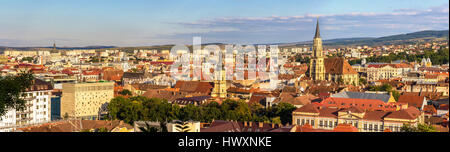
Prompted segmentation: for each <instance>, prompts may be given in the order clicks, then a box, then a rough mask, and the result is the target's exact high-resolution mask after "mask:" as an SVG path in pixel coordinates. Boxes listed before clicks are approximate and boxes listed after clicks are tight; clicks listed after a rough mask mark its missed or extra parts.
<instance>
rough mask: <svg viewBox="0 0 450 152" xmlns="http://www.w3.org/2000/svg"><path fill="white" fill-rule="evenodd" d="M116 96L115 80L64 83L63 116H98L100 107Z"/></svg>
mask: <svg viewBox="0 0 450 152" xmlns="http://www.w3.org/2000/svg"><path fill="white" fill-rule="evenodd" d="M113 97H114V82H93V83H64V84H63V94H62V98H61V117H63V118H64V116H65V115H66V113H67V115H68V116H69V118H73V117H76V118H80V117H81V118H96V117H97V116H98V114H99V109H100V107H101V106H102V105H103V104H105V103H109V102H110V100H111V99H112V98H113Z"/></svg>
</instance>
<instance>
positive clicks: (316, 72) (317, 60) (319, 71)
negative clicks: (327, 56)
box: [309, 18, 325, 80]
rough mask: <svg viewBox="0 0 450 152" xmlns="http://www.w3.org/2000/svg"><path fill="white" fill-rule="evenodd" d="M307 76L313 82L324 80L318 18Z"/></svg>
mask: <svg viewBox="0 0 450 152" xmlns="http://www.w3.org/2000/svg"><path fill="white" fill-rule="evenodd" d="M309 76H310V77H311V78H312V79H313V80H325V66H324V57H323V48H322V38H320V30H319V18H317V25H316V35H315V36H314V43H313V57H312V58H311V61H310V64H309Z"/></svg>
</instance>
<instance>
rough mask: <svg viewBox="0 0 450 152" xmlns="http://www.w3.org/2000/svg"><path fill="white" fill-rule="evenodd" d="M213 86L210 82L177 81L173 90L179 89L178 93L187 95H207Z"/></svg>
mask: <svg viewBox="0 0 450 152" xmlns="http://www.w3.org/2000/svg"><path fill="white" fill-rule="evenodd" d="M213 86H214V85H213V84H212V83H210V82H201V81H177V83H176V84H175V86H174V88H179V89H180V92H189V93H198V92H201V93H205V94H209V93H210V92H211V91H212V89H213Z"/></svg>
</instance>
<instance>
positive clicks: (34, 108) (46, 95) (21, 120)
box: [0, 79, 53, 131]
mask: <svg viewBox="0 0 450 152" xmlns="http://www.w3.org/2000/svg"><path fill="white" fill-rule="evenodd" d="M52 90H53V88H52V85H51V84H50V83H48V82H45V81H43V80H40V79H35V80H34V81H33V85H32V86H31V87H30V88H28V89H27V90H26V92H24V99H25V100H26V103H25V109H23V110H21V111H18V110H15V109H10V110H8V111H7V112H6V114H5V115H3V116H2V117H0V131H11V130H12V129H14V128H15V127H20V126H25V125H31V124H39V123H45V122H48V121H50V120H51V119H50V101H51V100H50V98H51V94H52Z"/></svg>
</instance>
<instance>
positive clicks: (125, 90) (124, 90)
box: [119, 89, 132, 96]
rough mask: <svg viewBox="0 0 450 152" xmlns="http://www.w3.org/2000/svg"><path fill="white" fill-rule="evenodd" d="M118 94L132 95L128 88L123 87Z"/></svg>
mask: <svg viewBox="0 0 450 152" xmlns="http://www.w3.org/2000/svg"><path fill="white" fill-rule="evenodd" d="M119 94H121V95H124V96H127V95H128V96H131V95H132V93H131V91H130V90H128V89H123V90H122V91H120V92H119Z"/></svg>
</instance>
